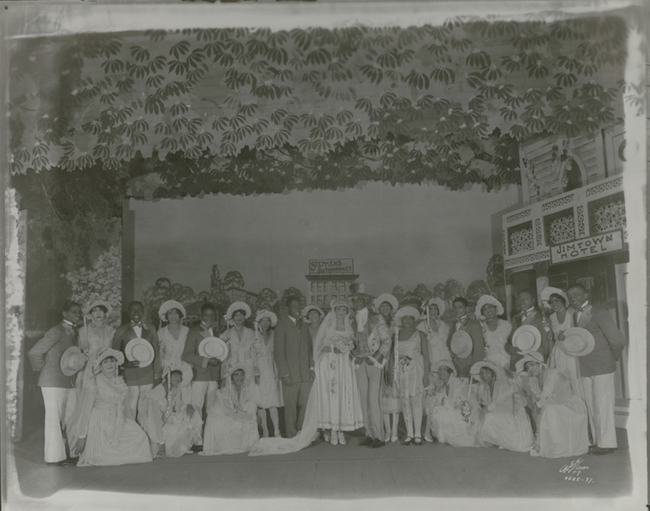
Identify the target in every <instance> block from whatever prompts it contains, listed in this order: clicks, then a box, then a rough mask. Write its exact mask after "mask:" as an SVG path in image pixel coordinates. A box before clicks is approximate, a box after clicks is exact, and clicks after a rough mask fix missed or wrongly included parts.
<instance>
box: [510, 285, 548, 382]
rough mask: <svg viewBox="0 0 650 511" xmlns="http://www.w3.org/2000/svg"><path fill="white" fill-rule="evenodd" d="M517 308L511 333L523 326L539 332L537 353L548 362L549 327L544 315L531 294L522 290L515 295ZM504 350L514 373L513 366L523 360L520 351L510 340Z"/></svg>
mask: <svg viewBox="0 0 650 511" xmlns="http://www.w3.org/2000/svg"><path fill="white" fill-rule="evenodd" d="M517 306H518V308H519V313H518V314H517V315H515V316H514V317H513V318H512V331H513V333H514V332H515V331H516V330H517V328H519V327H520V326H523V325H531V326H534V327H535V328H537V330H539V333H540V334H541V335H542V342H541V343H540V345H539V348H537V351H538V352H539V353H540V354H541V355H542V356H543V357H544V361H545V362H546V361H547V360H548V357H549V355H550V354H551V348H552V346H551V342H552V335H551V326H550V324H549V323H548V320H547V319H546V317H544V314H542V313H541V312H540V311H539V310H538V309H537V306H536V304H535V297H534V295H533V293H532V292H530V291H528V290H524V291H521V292H519V294H518V295H517ZM505 349H506V351H507V352H508V353H510V370H511V371H514V370H515V366H516V364H517V362H519V360H521V359H522V358H523V355H522V354H521V351H520V350H519V349H518V348H515V347H514V346H513V345H512V339H511V340H510V341H508V342H507V343H506V345H505Z"/></svg>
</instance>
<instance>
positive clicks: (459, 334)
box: [449, 330, 474, 358]
mask: <svg viewBox="0 0 650 511" xmlns="http://www.w3.org/2000/svg"><path fill="white" fill-rule="evenodd" d="M473 347H474V343H473V342H472V337H471V336H470V335H469V334H468V333H467V332H466V331H465V330H457V331H456V332H454V335H452V336H451V343H450V345H449V349H450V350H451V352H452V353H453V354H454V355H456V356H457V357H458V358H467V357H469V356H470V354H471V353H472V348H473Z"/></svg>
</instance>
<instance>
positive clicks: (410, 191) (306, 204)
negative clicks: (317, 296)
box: [130, 183, 518, 296]
mask: <svg viewBox="0 0 650 511" xmlns="http://www.w3.org/2000/svg"><path fill="white" fill-rule="evenodd" d="M517 201H518V192H517V188H516V187H510V188H509V189H507V190H502V191H500V192H496V193H495V192H491V193H487V192H485V191H482V190H481V189H480V188H477V187H473V188H472V189H470V190H464V191H461V192H454V191H450V190H447V189H445V188H443V187H440V186H436V185H404V186H396V187H392V186H390V185H389V184H385V183H367V184H365V185H364V186H363V187H361V188H355V189H348V190H342V191H304V192H291V193H286V194H282V195H271V194H269V195H259V196H250V197H239V196H232V195H216V196H215V195H211V196H206V197H204V198H200V199H199V198H194V199H193V198H186V199H183V200H161V201H158V202H144V201H135V200H132V201H131V206H130V207H131V209H132V210H134V211H135V218H136V220H135V222H136V224H135V225H136V232H135V235H136V251H135V289H136V295H138V296H141V294H142V292H143V290H144V289H145V288H146V287H147V286H150V285H152V284H153V283H154V282H155V280H156V279H157V278H159V277H167V278H168V279H170V280H171V281H172V282H173V283H175V282H179V283H181V284H183V285H189V286H191V287H192V288H193V289H194V291H195V292H197V293H198V292H199V291H202V290H209V287H210V271H211V268H212V265H213V264H215V263H217V264H218V265H219V269H220V271H221V276H222V277H223V276H225V274H226V273H227V272H228V271H232V270H237V271H239V272H241V273H242V275H243V277H244V279H245V281H246V286H245V287H246V289H247V290H250V291H253V292H259V291H260V290H261V289H262V288H264V287H270V288H271V289H275V290H279V291H282V290H284V289H286V288H287V287H289V286H295V287H298V288H299V289H301V290H303V292H306V290H307V281H306V279H305V275H306V274H307V273H308V261H309V259H330V258H331V259H338V258H352V259H354V266H355V268H354V269H355V273H358V274H359V275H360V279H359V280H360V281H361V282H364V283H365V284H366V287H367V288H368V291H369V292H370V293H371V294H374V295H377V294H379V293H381V292H384V291H390V290H392V289H393V287H394V286H396V285H400V286H402V287H403V288H404V289H405V290H409V289H413V288H414V287H415V286H416V285H417V284H419V283H424V284H426V285H427V286H429V287H430V288H432V287H433V286H434V285H435V284H437V283H438V282H444V281H445V280H446V279H448V278H451V277H453V278H456V279H458V280H460V281H461V283H462V284H463V285H464V286H467V285H468V284H469V283H470V282H472V281H473V280H476V279H485V268H486V266H487V262H488V260H489V258H490V257H491V255H492V254H493V253H494V252H500V251H501V249H500V244H501V236H500V231H499V229H500V220H499V216H498V215H497V213H500V212H503V211H504V210H507V209H510V208H512V207H513V206H515V205H516V204H517Z"/></svg>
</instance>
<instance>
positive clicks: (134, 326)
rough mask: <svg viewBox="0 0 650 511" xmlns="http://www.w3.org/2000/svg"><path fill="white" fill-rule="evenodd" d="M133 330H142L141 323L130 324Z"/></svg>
mask: <svg viewBox="0 0 650 511" xmlns="http://www.w3.org/2000/svg"><path fill="white" fill-rule="evenodd" d="M131 325H132V327H133V328H142V323H131Z"/></svg>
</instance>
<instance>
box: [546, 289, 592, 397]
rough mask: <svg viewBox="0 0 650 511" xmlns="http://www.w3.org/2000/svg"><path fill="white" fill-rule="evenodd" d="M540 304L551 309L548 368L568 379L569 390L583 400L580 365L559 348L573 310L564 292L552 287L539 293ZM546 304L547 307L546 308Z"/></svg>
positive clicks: (575, 359)
mask: <svg viewBox="0 0 650 511" xmlns="http://www.w3.org/2000/svg"><path fill="white" fill-rule="evenodd" d="M541 298H542V304H543V305H544V307H545V308H547V309H548V308H549V307H550V308H551V309H552V310H553V313H552V314H551V316H550V320H551V329H552V330H553V337H554V339H555V343H554V345H553V349H552V350H551V354H550V355H549V357H548V366H549V367H550V368H552V369H557V370H558V371H560V372H561V373H562V374H563V375H564V376H566V377H567V378H568V379H569V382H570V383H571V389H572V390H573V393H574V394H577V395H578V396H580V397H581V398H583V399H584V394H583V390H582V384H581V382H580V364H579V362H578V358H577V357H572V356H570V355H567V354H566V353H565V352H564V351H563V350H562V349H561V348H560V343H561V342H562V341H560V334H561V333H562V332H564V331H565V330H567V329H569V328H571V327H573V309H571V308H568V307H567V304H568V302H569V300H568V298H567V296H566V294H565V293H564V291H562V290H561V289H558V288H554V287H547V288H544V289H543V290H542V292H541ZM547 304H548V306H547Z"/></svg>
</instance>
